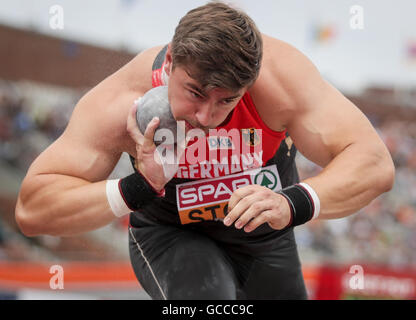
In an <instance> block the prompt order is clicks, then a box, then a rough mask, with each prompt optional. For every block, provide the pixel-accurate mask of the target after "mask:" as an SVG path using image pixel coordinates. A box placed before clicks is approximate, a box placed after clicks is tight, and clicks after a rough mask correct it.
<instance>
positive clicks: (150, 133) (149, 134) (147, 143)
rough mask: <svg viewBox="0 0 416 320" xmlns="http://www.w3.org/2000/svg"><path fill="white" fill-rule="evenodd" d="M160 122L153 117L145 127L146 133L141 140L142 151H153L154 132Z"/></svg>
mask: <svg viewBox="0 0 416 320" xmlns="http://www.w3.org/2000/svg"><path fill="white" fill-rule="evenodd" d="M159 123H160V120H159V118H158V117H154V118H153V119H152V120H151V121H150V122H149V124H148V125H147V128H146V131H145V132H144V135H143V136H144V140H143V148H144V150H146V151H147V150H149V151H153V149H154V148H155V144H154V141H153V137H154V135H155V131H156V129H157V127H158V126H159Z"/></svg>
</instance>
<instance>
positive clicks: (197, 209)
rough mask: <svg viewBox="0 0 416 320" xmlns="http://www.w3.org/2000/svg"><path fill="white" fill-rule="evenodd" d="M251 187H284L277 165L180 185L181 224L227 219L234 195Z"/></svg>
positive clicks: (274, 189) (177, 191) (274, 188)
mask: <svg viewBox="0 0 416 320" xmlns="http://www.w3.org/2000/svg"><path fill="white" fill-rule="evenodd" d="M251 184H258V185H261V186H264V187H266V188H269V189H271V190H273V191H278V190H280V189H281V187H282V186H281V182H280V178H279V173H278V171H277V168H276V165H271V166H267V167H260V168H257V169H252V170H247V171H243V172H240V173H237V174H233V175H230V176H226V177H221V178H213V179H204V180H199V181H192V182H187V183H183V184H178V185H177V186H176V200H177V205H178V211H179V217H180V220H181V223H182V224H188V223H193V222H202V221H209V220H222V219H224V217H225V215H226V214H227V209H228V200H229V199H230V198H231V195H232V193H233V192H234V191H235V190H237V189H238V188H242V187H244V186H248V185H251Z"/></svg>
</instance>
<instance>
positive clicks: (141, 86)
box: [66, 47, 161, 152]
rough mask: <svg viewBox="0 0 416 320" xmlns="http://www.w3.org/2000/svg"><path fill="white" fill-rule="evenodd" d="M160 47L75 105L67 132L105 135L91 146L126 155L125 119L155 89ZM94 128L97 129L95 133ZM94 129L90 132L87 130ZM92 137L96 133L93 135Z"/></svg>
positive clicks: (139, 58)
mask: <svg viewBox="0 0 416 320" xmlns="http://www.w3.org/2000/svg"><path fill="white" fill-rule="evenodd" d="M160 49H161V47H154V48H151V49H148V50H146V51H143V52H141V53H140V54H138V55H137V56H136V57H134V58H133V59H132V60H131V61H130V62H129V63H127V64H126V65H124V66H123V67H122V68H120V69H119V70H118V71H116V72H115V73H113V74H112V75H110V76H108V77H107V78H106V79H104V80H103V81H101V82H100V83H99V84H98V85H97V86H95V87H94V88H92V89H91V90H90V91H88V92H87V93H86V94H85V95H84V96H83V97H82V98H81V100H80V101H79V102H78V104H77V105H76V107H75V109H74V112H73V114H72V117H71V120H70V122H69V125H68V128H67V130H66V131H68V132H74V131H75V130H71V128H72V127H75V128H77V129H79V128H82V127H85V130H90V131H93V132H99V131H101V132H102V135H101V136H100V138H99V139H92V140H94V141H91V143H94V144H99V146H96V147H97V148H101V147H102V148H109V149H117V150H115V151H119V152H125V151H127V149H131V147H130V144H131V143H130V138H129V136H128V133H127V131H126V120H127V115H128V112H129V110H130V108H131V107H132V105H133V102H134V100H135V99H137V98H138V97H140V96H142V95H143V94H144V93H145V92H146V91H148V90H149V89H151V87H152V63H153V60H154V58H155V56H156V55H157V53H158V52H159V50H160ZM91 126H95V127H98V129H95V130H92V128H91ZM87 128H91V129H87ZM91 134H92V135H93V133H91Z"/></svg>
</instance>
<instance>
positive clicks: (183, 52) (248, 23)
mask: <svg viewBox="0 0 416 320" xmlns="http://www.w3.org/2000/svg"><path fill="white" fill-rule="evenodd" d="M171 52H172V63H173V65H172V67H173V68H175V67H176V66H178V65H180V66H186V67H189V69H187V71H188V72H189V73H190V75H191V77H192V78H193V79H195V80H196V81H198V82H199V83H200V85H201V86H202V87H203V88H204V89H212V88H215V87H220V88H226V89H230V90H232V91H238V90H240V89H241V88H243V87H245V86H251V85H252V84H253V83H254V81H255V80H256V79H257V77H258V74H259V71H260V66H261V58H262V55H263V43H262V38H261V34H260V32H259V31H258V29H257V27H256V25H255V23H254V21H253V20H252V19H251V18H250V17H249V16H248V15H247V14H246V13H244V12H242V11H241V10H238V9H235V8H232V7H230V6H228V5H227V4H225V3H222V2H219V1H213V2H209V3H208V4H206V5H204V6H201V7H198V8H195V9H193V10H191V11H189V12H188V13H187V14H186V15H185V16H184V17H183V18H182V19H181V20H180V21H179V24H178V26H177V27H176V29H175V34H174V36H173V40H172V46H171Z"/></svg>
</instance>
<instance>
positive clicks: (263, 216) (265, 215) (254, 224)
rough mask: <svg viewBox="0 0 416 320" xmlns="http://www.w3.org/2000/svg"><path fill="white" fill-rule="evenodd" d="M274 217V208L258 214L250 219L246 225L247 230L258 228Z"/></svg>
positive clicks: (245, 229)
mask: <svg viewBox="0 0 416 320" xmlns="http://www.w3.org/2000/svg"><path fill="white" fill-rule="evenodd" d="M272 219H273V211H272V210H265V211H263V212H261V213H260V214H259V215H257V216H256V217H255V218H254V219H252V220H251V221H249V222H248V223H247V224H246V226H245V227H244V231H245V232H251V231H253V230H255V229H257V228H258V227H259V226H260V225H262V224H263V223H266V222H269V221H270V220H272Z"/></svg>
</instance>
